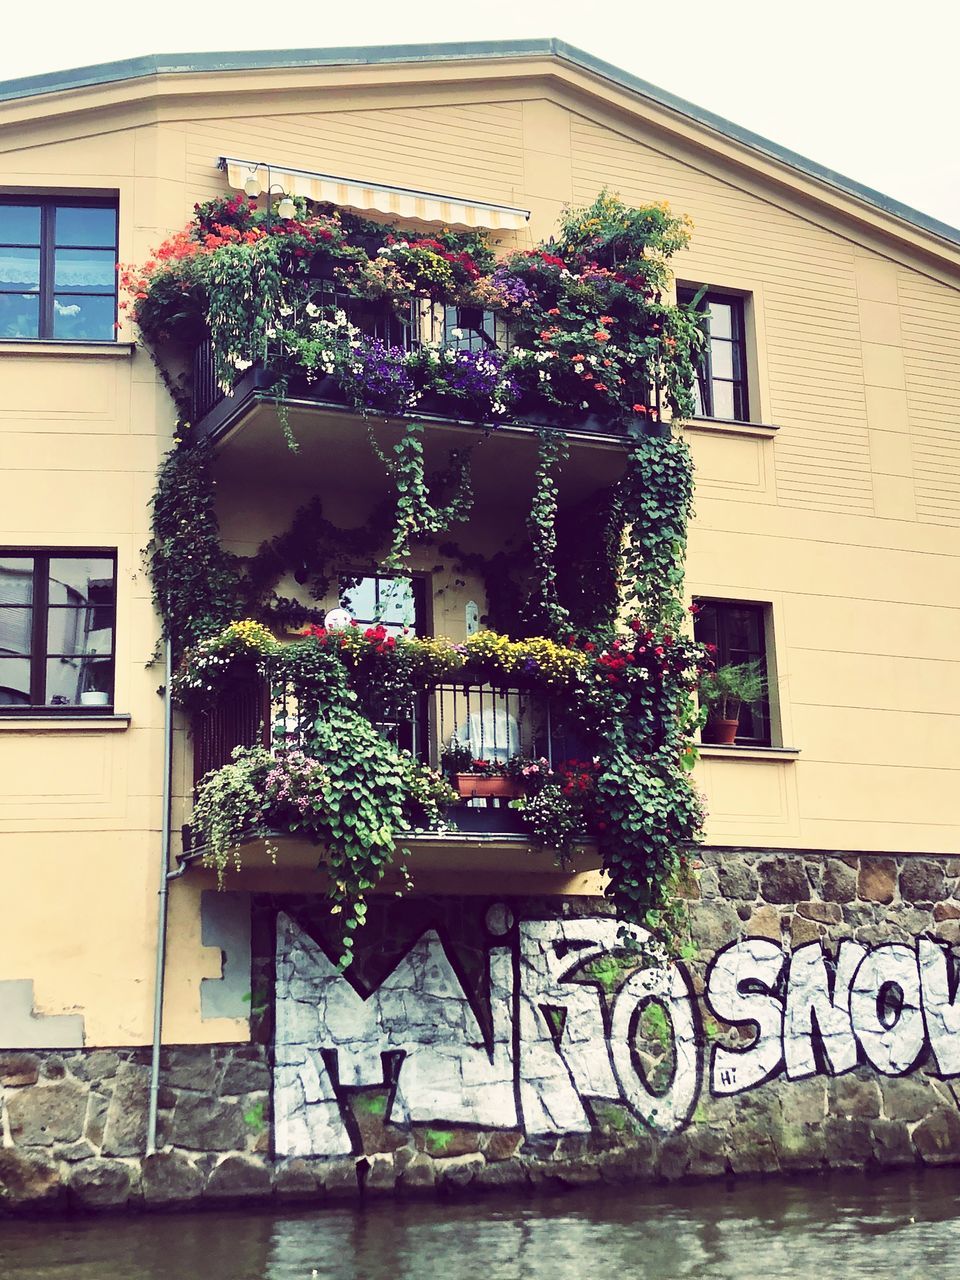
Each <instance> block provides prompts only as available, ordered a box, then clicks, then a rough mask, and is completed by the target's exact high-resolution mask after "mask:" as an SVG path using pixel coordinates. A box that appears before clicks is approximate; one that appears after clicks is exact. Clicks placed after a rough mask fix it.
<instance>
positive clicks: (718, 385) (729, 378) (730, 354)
mask: <svg viewBox="0 0 960 1280" xmlns="http://www.w3.org/2000/svg"><path fill="white" fill-rule="evenodd" d="M695 297H696V291H695V290H693V289H678V291H677V298H678V300H679V301H680V302H686V303H690V302H692V301H693V299H694V298H695ZM697 308H698V310H699V311H701V312H702V313H703V315H704V328H705V330H706V334H707V341H706V345H705V347H704V349H703V355H702V358H701V361H700V367H699V369H698V370H697V381H696V383H695V385H694V389H693V391H694V396H695V398H696V402H697V417H698V418H726V419H729V420H730V421H732V422H747V421H748V420H749V404H748V401H747V360H746V340H745V329H744V315H743V299H742V298H737V297H734V296H732V295H731V294H723V293H705V294H704V295H703V297H702V298H701V299H700V301H699V302H698V304H697Z"/></svg>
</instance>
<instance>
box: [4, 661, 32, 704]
mask: <svg viewBox="0 0 960 1280" xmlns="http://www.w3.org/2000/svg"><path fill="white" fill-rule="evenodd" d="M29 705H30V662H29V659H27V658H0V707H26V706H29Z"/></svg>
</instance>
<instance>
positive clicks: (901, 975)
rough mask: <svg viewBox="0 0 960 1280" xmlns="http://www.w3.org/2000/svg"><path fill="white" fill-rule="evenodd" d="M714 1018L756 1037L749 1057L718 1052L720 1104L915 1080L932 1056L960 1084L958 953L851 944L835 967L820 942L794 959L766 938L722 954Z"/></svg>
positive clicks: (929, 944)
mask: <svg viewBox="0 0 960 1280" xmlns="http://www.w3.org/2000/svg"><path fill="white" fill-rule="evenodd" d="M704 998H705V1003H706V1006H707V1008H708V1010H709V1011H710V1012H711V1013H712V1014H713V1015H714V1016H715V1017H716V1018H719V1019H721V1020H722V1021H724V1022H726V1023H729V1024H730V1025H732V1026H734V1027H747V1028H750V1029H751V1030H752V1031H753V1040H752V1043H750V1044H749V1045H747V1046H746V1047H745V1048H741V1049H730V1048H727V1047H725V1046H722V1045H717V1046H715V1047H714V1050H713V1054H712V1060H711V1065H710V1087H711V1090H712V1092H713V1093H714V1094H717V1095H723V1094H736V1093H743V1092H744V1091H745V1090H747V1089H754V1088H756V1087H757V1086H758V1085H760V1084H763V1083H764V1082H765V1081H767V1080H771V1079H773V1078H774V1077H775V1076H777V1075H780V1074H781V1072H783V1073H785V1074H786V1077H787V1078H788V1079H790V1080H802V1079H804V1078H805V1077H807V1076H811V1075H815V1074H818V1073H823V1074H825V1075H830V1076H840V1075H845V1074H846V1073H847V1072H848V1071H852V1070H853V1069H854V1068H855V1067H857V1066H859V1065H860V1064H862V1063H868V1064H869V1065H870V1066H871V1067H873V1068H874V1070H875V1071H877V1072H879V1073H880V1074H881V1075H885V1076H903V1075H907V1074H908V1073H909V1072H911V1071H914V1070H915V1069H916V1068H917V1066H918V1065H919V1064H920V1062H921V1060H922V1059H923V1057H924V1056H925V1054H926V1053H927V1052H928V1051H929V1052H930V1054H931V1055H932V1058H933V1062H934V1064H935V1068H936V1072H937V1074H939V1076H940V1077H941V1078H942V1079H946V1078H948V1077H951V1076H956V1075H960V1005H958V1003H957V974H956V972H955V969H954V965H953V962H952V959H951V956H950V950H949V948H948V947H946V946H945V945H944V944H943V943H940V942H937V941H936V940H935V939H933V938H926V937H920V938H918V939H917V940H916V943H915V944H914V945H908V944H907V943H904V942H884V943H881V944H880V945H878V946H876V947H872V948H868V947H864V946H861V945H860V944H859V943H856V942H851V941H849V940H844V941H843V942H841V943H840V946H839V948H838V950H837V954H836V957H835V958H830V957H828V956H827V955H826V953H825V952H824V949H823V945H822V944H821V943H819V942H811V943H807V944H806V945H805V946H802V947H798V948H797V949H796V951H794V952H793V953H792V955H790V956H789V957H787V956H786V955H785V954H784V952H783V950H782V948H781V947H780V946H778V945H777V944H776V943H774V942H768V941H766V940H765V939H762V938H741V939H740V940H739V941H737V942H732V943H730V944H729V945H728V946H726V947H724V948H723V949H722V950H721V951H718V952H717V954H716V956H715V957H714V959H713V961H712V962H711V964H710V967H709V969H708V970H707V980H706V991H705V997H704Z"/></svg>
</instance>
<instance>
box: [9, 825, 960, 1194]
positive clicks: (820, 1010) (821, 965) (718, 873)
mask: <svg viewBox="0 0 960 1280" xmlns="http://www.w3.org/2000/svg"><path fill="white" fill-rule="evenodd" d="M701 863H702V865H701V867H700V870H699V875H698V877H697V882H696V883H691V885H690V886H689V888H688V893H689V895H690V897H689V914H690V923H691V931H692V946H691V947H690V948H688V949H686V952H685V955H686V958H684V959H683V960H681V961H680V962H679V963H677V964H675V965H673V966H672V967H670V968H662V967H660V968H650V967H638V964H637V960H636V957H635V956H632V955H631V954H630V953H629V951H628V950H625V949H624V946H623V942H622V939H620V938H618V927H617V925H616V922H615V921H613V920H612V919H611V918H610V916H609V914H608V912H607V909H606V905H605V904H604V903H603V902H602V901H601V900H595V899H567V900H557V899H519V898H510V899H502V898H495V897H491V898H489V899H483V898H464V899H456V898H410V899H407V900H400V901H397V900H393V899H381V900H376V901H374V902H373V903H372V904H371V907H370V921H369V924H368V926H367V928H366V929H365V931H364V933H363V936H362V937H361V938H360V939H359V940H358V947H357V960H356V963H355V965H354V966H353V967H352V969H351V970H350V972H349V973H348V974H346V975H341V974H340V973H339V972H338V971H337V969H336V967H335V965H334V964H333V961H332V957H333V956H335V954H336V951H335V939H334V937H333V936H332V935H330V933H329V931H328V918H327V916H326V910H325V907H324V904H323V903H322V901H320V900H318V899H316V898H306V897H302V898H294V897H279V896H278V897H275V898H271V897H267V896H262V897H254V898H253V899H252V903H251V909H252V919H251V934H250V936H251V949H252V954H251V966H252V972H253V975H254V979H253V981H254V986H253V991H252V1001H251V1007H252V1009H253V1010H254V1013H253V1018H252V1038H253V1043H251V1044H250V1045H246V1046H233V1047H226V1046H224V1047H213V1048H201V1047H178V1048H167V1049H165V1050H164V1053H163V1061H162V1072H161V1089H160V1095H159V1106H160V1112H159V1117H160V1125H159V1151H158V1153H157V1154H155V1155H152V1156H150V1157H148V1158H146V1159H144V1158H143V1151H144V1146H145V1137H146V1109H147V1092H148V1082H149V1065H148V1064H149V1051H148V1050H146V1049H138V1050H118V1051H110V1050H103V1049H91V1050H77V1049H64V1050H63V1051H59V1052H58V1051H56V1050H52V1051H51V1050H42V1051H41V1050H37V1051H34V1052H31V1051H28V1050H24V1051H7V1052H4V1053H0V1086H2V1113H0V1114H2V1135H3V1143H2V1146H0V1207H2V1208H3V1209H6V1210H8V1211H17V1210H22V1209H29V1210H39V1209H62V1208H66V1207H76V1208H80V1209H87V1210H96V1209H105V1208H120V1207H123V1206H137V1207H140V1206H143V1207H147V1208H163V1207H171V1206H177V1205H183V1204H188V1203H206V1204H224V1203H229V1202H233V1201H241V1200H246V1199H251V1198H253V1199H266V1198H268V1197H271V1196H273V1197H275V1198H277V1199H282V1200H288V1199H303V1200H322V1199H324V1198H342V1197H356V1196H359V1195H374V1194H385V1193H391V1192H400V1193H404V1192H421V1193H423V1192H432V1191H433V1190H434V1189H438V1190H440V1191H444V1190H446V1191H459V1190H463V1189H467V1188H469V1189H471V1190H476V1191H481V1190H484V1189H488V1188H500V1187H536V1186H540V1185H547V1186H550V1187H555V1186H558V1185H580V1184H584V1183H590V1182H601V1181H604V1182H615V1181H622V1180H627V1179H676V1178H682V1177H711V1176H719V1175H728V1174H731V1173H733V1174H749V1173H776V1172H787V1173H792V1172H799V1171H806V1170H819V1169H826V1168H866V1167H872V1168H890V1167H896V1166H906V1165H914V1164H920V1163H930V1164H936V1163H944V1162H950V1161H955V1160H960V1109H958V1095H957V1092H956V1086H957V1082H958V1081H960V1005H958V1006H956V1007H955V1005H954V997H955V995H956V991H957V981H956V972H955V962H954V960H953V956H952V952H951V948H952V947H953V946H954V944H960V883H958V877H960V859H952V858H901V859H896V858H892V857H891V858H886V857H867V856H864V857H856V856H839V855H838V856H824V855H819V854H817V855H814V854H810V855H803V854H784V855H778V854H757V853H755V852H749V851H729V850H725V851H723V852H722V853H720V852H716V851H706V852H704V853H703V854H702V858H701Z"/></svg>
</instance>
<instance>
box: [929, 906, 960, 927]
mask: <svg viewBox="0 0 960 1280" xmlns="http://www.w3.org/2000/svg"><path fill="white" fill-rule="evenodd" d="M933 918H934V920H936V921H937V923H938V924H939V922H940V921H941V920H960V902H938V903H936V904H935V906H934V908H933Z"/></svg>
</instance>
